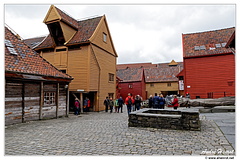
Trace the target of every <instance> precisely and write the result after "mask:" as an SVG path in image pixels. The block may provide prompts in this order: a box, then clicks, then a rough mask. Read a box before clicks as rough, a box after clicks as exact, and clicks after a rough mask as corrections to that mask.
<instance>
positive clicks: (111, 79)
mask: <svg viewBox="0 0 240 160" xmlns="http://www.w3.org/2000/svg"><path fill="white" fill-rule="evenodd" d="M108 76H109V79H108V81H109V82H113V81H114V74H112V73H109V74H108Z"/></svg>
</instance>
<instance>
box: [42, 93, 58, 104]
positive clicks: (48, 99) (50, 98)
mask: <svg viewBox="0 0 240 160" xmlns="http://www.w3.org/2000/svg"><path fill="white" fill-rule="evenodd" d="M44 105H55V92H44Z"/></svg>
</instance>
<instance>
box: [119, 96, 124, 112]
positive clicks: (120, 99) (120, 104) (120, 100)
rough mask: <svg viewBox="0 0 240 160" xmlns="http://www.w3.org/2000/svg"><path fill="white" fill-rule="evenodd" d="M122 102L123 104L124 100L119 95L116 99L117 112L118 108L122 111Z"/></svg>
mask: <svg viewBox="0 0 240 160" xmlns="http://www.w3.org/2000/svg"><path fill="white" fill-rule="evenodd" d="M123 104H124V101H123V99H122V97H120V98H119V99H118V113H119V110H120V109H121V113H123V111H122V108H123Z"/></svg>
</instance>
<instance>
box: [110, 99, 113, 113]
mask: <svg viewBox="0 0 240 160" xmlns="http://www.w3.org/2000/svg"><path fill="white" fill-rule="evenodd" d="M113 106H114V101H113V99H112V97H110V99H109V107H110V113H112V111H113Z"/></svg>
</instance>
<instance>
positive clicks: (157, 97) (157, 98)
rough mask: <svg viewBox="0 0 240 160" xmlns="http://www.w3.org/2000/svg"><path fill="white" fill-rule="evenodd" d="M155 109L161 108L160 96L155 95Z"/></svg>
mask: <svg viewBox="0 0 240 160" xmlns="http://www.w3.org/2000/svg"><path fill="white" fill-rule="evenodd" d="M153 108H159V96H158V95H157V93H155V96H154V97H153Z"/></svg>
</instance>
